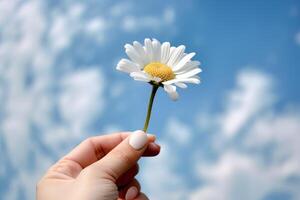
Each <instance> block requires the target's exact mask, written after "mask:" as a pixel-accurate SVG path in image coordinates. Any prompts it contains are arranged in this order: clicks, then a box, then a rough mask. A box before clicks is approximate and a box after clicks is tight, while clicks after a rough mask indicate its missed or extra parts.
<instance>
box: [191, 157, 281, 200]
mask: <svg viewBox="0 0 300 200" xmlns="http://www.w3.org/2000/svg"><path fill="white" fill-rule="evenodd" d="M199 165H200V166H199V168H198V171H197V172H198V175H199V176H200V177H201V179H202V180H204V181H206V184H205V185H204V187H203V188H202V187H201V188H200V189H198V190H196V191H194V192H193V193H192V194H191V197H190V199H195V200H196V199H208V200H209V199H231V200H235V199H237V200H238V199H245V200H247V199H249V200H255V199H257V200H258V199H262V198H263V197H264V195H265V194H266V192H268V191H269V190H270V189H271V187H272V188H276V184H277V182H273V181H278V179H277V178H276V176H275V174H272V171H269V169H266V168H262V167H261V166H260V165H259V163H258V162H256V161H255V160H252V159H251V158H250V157H248V156H247V155H242V154H239V153H237V152H225V153H223V154H222V156H221V157H220V158H219V160H218V161H217V163H214V164H211V165H206V164H203V163H201V164H199Z"/></svg>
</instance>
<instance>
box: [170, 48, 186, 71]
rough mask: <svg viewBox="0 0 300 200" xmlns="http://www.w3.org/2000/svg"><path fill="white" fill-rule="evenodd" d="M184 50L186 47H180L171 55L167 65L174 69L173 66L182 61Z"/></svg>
mask: <svg viewBox="0 0 300 200" xmlns="http://www.w3.org/2000/svg"><path fill="white" fill-rule="evenodd" d="M184 50H185V46H184V45H180V46H179V47H177V48H176V49H175V50H174V51H173V52H172V54H171V55H170V59H169V61H168V63H167V65H168V66H170V67H172V68H173V66H175V65H176V64H177V63H178V61H179V60H180V58H181V56H182V54H183V53H184Z"/></svg>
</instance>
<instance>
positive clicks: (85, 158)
mask: <svg viewBox="0 0 300 200" xmlns="http://www.w3.org/2000/svg"><path fill="white" fill-rule="evenodd" d="M130 133H131V132H121V133H114V134H109V135H102V136H95V137H90V138H88V139H86V140H84V141H83V142H82V143H80V144H79V145H78V146H77V147H75V148H74V149H73V150H72V151H71V152H70V153H68V154H67V155H66V156H64V157H63V158H62V159H61V161H62V162H61V161H60V162H58V164H59V163H60V164H62V163H63V165H70V166H65V167H64V168H66V169H70V168H71V169H73V170H71V171H72V173H68V174H67V175H69V176H72V177H76V176H77V175H78V174H79V173H80V171H81V170H82V169H84V168H85V167H87V166H89V165H91V164H92V163H94V162H96V161H98V160H100V159H101V158H102V157H103V156H105V155H106V154H107V153H108V152H110V151H111V150H112V149H113V148H114V147H115V146H117V145H118V144H119V143H121V142H122V141H123V140H124V139H125V138H127V137H128V136H129V135H130ZM148 139H149V142H150V144H149V146H148V148H147V150H146V151H145V153H144V154H145V156H154V155H157V154H158V153H159V151H160V148H159V146H158V145H155V144H154V143H153V142H154V141H155V136H154V135H149V136H148ZM74 164H77V165H79V166H77V167H74ZM71 165H72V166H71ZM74 169H75V170H74Z"/></svg>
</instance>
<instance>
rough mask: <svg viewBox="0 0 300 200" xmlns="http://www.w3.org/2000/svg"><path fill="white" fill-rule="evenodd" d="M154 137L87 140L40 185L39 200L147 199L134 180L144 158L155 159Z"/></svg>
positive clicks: (157, 148) (116, 136) (117, 136)
mask: <svg viewBox="0 0 300 200" xmlns="http://www.w3.org/2000/svg"><path fill="white" fill-rule="evenodd" d="M154 141H155V136H153V135H149V134H145V133H144V132H142V131H135V132H133V133H129V132H126V133H116V134H110V135H104V136H97V137H91V138H89V139H86V140H85V141H83V142H82V143H81V144H79V145H78V146H77V147H76V148H75V149H73V150H72V151H71V152H70V153H69V154H67V155H66V156H64V157H63V158H62V159H60V160H59V161H58V162H57V163H56V164H54V165H53V166H52V167H51V168H50V169H49V170H48V172H47V173H46V174H45V176H44V177H43V178H42V179H41V180H40V182H39V183H38V185H37V195H36V197H37V200H60V199H64V200H83V199H84V200H116V199H119V200H121V199H126V200H131V199H135V200H146V199H148V198H147V197H146V195H145V194H143V193H141V192H140V189H141V187H140V184H139V182H138V181H137V180H136V179H135V178H134V177H135V175H136V174H137V173H138V164H137V161H138V160H139V158H140V157H141V156H156V155H157V154H159V152H160V146H159V145H157V144H156V143H154Z"/></svg>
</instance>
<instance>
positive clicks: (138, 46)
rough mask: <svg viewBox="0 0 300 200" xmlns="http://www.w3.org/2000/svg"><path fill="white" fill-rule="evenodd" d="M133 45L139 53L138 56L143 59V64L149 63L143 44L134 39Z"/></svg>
mask: <svg viewBox="0 0 300 200" xmlns="http://www.w3.org/2000/svg"><path fill="white" fill-rule="evenodd" d="M133 47H134V48H135V50H136V52H137V53H138V54H139V55H140V57H141V59H142V61H143V64H144V65H145V64H147V63H149V59H148V56H147V55H146V52H145V50H144V48H143V45H142V44H141V43H139V42H138V41H134V42H133Z"/></svg>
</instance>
